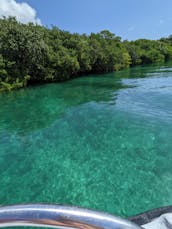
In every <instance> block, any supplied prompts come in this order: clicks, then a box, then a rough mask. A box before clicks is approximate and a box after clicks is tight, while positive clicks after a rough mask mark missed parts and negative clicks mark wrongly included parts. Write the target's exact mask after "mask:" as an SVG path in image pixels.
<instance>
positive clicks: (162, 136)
mask: <svg viewBox="0 0 172 229" xmlns="http://www.w3.org/2000/svg"><path fill="white" fill-rule="evenodd" d="M30 202H31V203H34V202H44V203H60V204H68V205H70V204H72V205H78V206H82V207H89V208H93V209H97V210H103V211H106V212H109V213H113V214H117V215H121V216H129V215H133V214H136V213H140V212H143V211H145V210H148V209H151V208H155V207H159V206H164V205H170V204H172V68H170V66H168V65H166V66H165V65H164V66H150V67H136V68H132V69H129V70H125V71H121V72H118V73H111V74H104V75H97V76H92V75H91V76H87V77H81V78H78V79H75V80H72V81H68V82H65V83H60V84H48V85H41V86H36V87H30V88H27V89H22V90H19V91H14V92H11V93H7V94H0V204H17V203H30Z"/></svg>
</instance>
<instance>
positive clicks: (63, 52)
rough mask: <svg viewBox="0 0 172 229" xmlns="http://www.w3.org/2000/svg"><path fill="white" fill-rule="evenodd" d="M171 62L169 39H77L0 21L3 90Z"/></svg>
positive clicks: (106, 35) (56, 31) (101, 36)
mask: <svg viewBox="0 0 172 229" xmlns="http://www.w3.org/2000/svg"><path fill="white" fill-rule="evenodd" d="M170 59H172V37H171V36H170V37H169V38H162V39H160V40H157V41H155V40H146V39H139V40H136V41H131V42H129V41H122V40H121V38H120V37H118V36H116V35H115V34H113V33H111V32H109V31H107V30H104V31H101V32H100V33H96V34H95V33H91V34H90V35H86V34H83V35H79V34H77V33H74V34H71V33H69V32H67V31H62V30H60V29H58V28H57V27H52V28H51V29H48V28H46V27H43V26H39V25H34V24H32V23H30V24H27V25H26V24H21V23H19V22H17V21H16V20H15V18H3V19H0V91H2V90H11V89H14V88H20V87H24V86H26V85H28V84H33V83H42V82H54V81H63V80H67V79H70V78H73V77H76V76H78V75H83V74H88V73H101V72H110V71H117V70H120V69H123V68H127V67H130V66H134V65H140V64H148V63H157V62H164V61H168V60H170Z"/></svg>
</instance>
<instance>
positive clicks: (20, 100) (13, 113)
mask: <svg viewBox="0 0 172 229" xmlns="http://www.w3.org/2000/svg"><path fill="white" fill-rule="evenodd" d="M169 66H170V64H168V63H167V64H166V65H164V66H154V65H153V66H143V67H140V66H138V67H134V68H130V69H126V70H123V71H120V72H114V73H108V74H102V75H90V76H86V77H81V78H77V79H74V80H71V81H68V82H65V83H57V84H47V85H40V86H37V87H30V88H27V89H21V90H19V91H13V92H10V93H6V94H5V93H4V94H0V107H1V109H0V124H1V127H0V128H1V129H3V130H5V129H6V130H7V131H14V132H16V133H22V134H27V133H29V132H31V131H36V130H39V129H42V128H46V127H48V126H50V125H51V124H52V123H53V122H55V121H56V120H57V119H59V118H61V117H63V115H64V114H65V113H66V112H67V111H68V110H70V109H72V107H76V106H80V105H82V104H86V103H90V102H95V103H97V104H99V103H110V104H115V100H116V99H117V97H118V94H119V93H120V92H121V90H125V89H129V88H133V87H138V84H136V83H135V82H134V81H132V80H131V81H130V79H139V78H145V77H152V76H153V74H155V75H156V77H157V76H159V75H160V76H162V74H165V73H166V72H167V73H168V74H169V72H170V71H171V72H172V69H170V68H169ZM125 79H129V80H125Z"/></svg>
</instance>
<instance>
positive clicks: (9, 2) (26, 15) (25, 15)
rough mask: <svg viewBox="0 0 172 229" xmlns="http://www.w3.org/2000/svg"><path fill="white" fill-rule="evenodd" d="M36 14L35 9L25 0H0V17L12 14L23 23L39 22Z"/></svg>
mask: <svg viewBox="0 0 172 229" xmlns="http://www.w3.org/2000/svg"><path fill="white" fill-rule="evenodd" d="M36 14H37V13H36V10H35V9H33V8H32V7H31V6H30V5H29V4H27V3H25V2H23V3H17V2H16V1H15V0H0V18H2V17H3V16H5V17H9V16H12V17H16V19H17V20H18V21H20V22H22V23H25V24H27V23H28V22H33V23H37V24H41V20H40V19H39V18H37V15H36Z"/></svg>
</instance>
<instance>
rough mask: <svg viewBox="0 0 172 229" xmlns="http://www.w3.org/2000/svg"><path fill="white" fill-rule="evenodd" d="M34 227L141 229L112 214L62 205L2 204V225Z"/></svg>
mask: <svg viewBox="0 0 172 229" xmlns="http://www.w3.org/2000/svg"><path fill="white" fill-rule="evenodd" d="M11 226H34V227H50V228H62V229H64V228H67V229H71V228H72V229H73V228H77V229H141V227H140V226H137V225H136V224H134V223H132V222H130V221H128V220H125V219H122V218H119V217H116V216H112V215H110V214H106V213H102V212H96V211H92V210H88V209H83V208H78V207H68V206H61V205H44V204H33V205H16V206H4V207H0V227H1V228H2V227H11Z"/></svg>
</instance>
